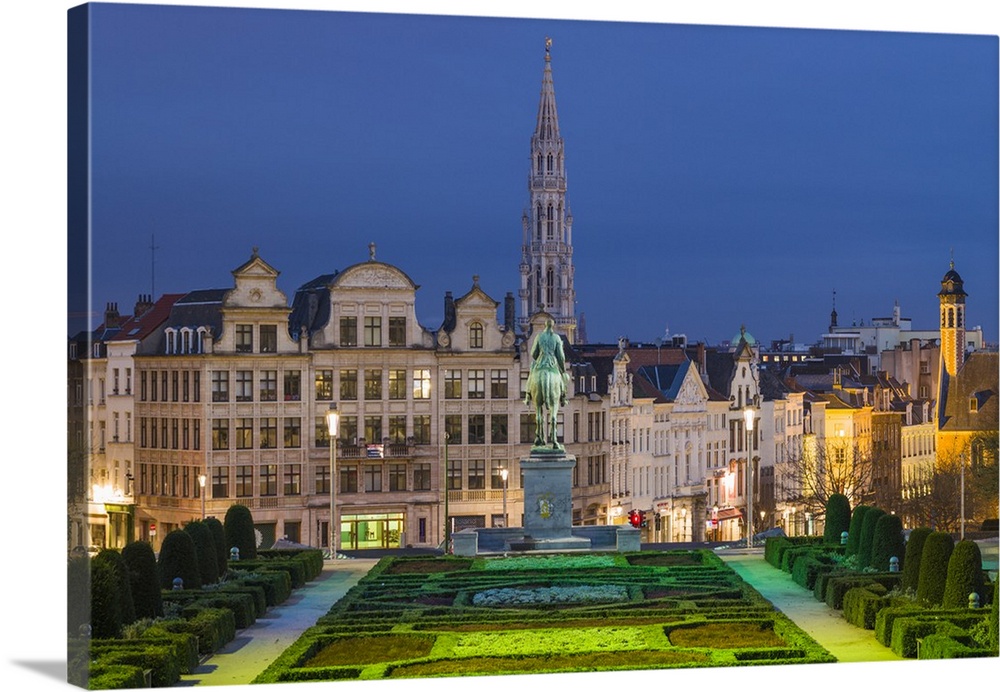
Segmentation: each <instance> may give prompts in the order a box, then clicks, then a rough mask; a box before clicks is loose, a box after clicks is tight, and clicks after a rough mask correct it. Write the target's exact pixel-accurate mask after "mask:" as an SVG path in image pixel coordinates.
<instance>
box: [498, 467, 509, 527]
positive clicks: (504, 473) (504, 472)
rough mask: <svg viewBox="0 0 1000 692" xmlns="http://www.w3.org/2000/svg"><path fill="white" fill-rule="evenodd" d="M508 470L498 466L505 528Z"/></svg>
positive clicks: (504, 525) (505, 525)
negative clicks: (501, 483) (501, 484)
mask: <svg viewBox="0 0 1000 692" xmlns="http://www.w3.org/2000/svg"><path fill="white" fill-rule="evenodd" d="M509 473H510V472H509V471H508V470H507V469H506V468H504V467H503V466H501V467H500V478H502V479H503V527H504V528H505V529H506V528H507V476H508V474H509Z"/></svg>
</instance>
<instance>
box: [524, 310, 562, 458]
mask: <svg viewBox="0 0 1000 692" xmlns="http://www.w3.org/2000/svg"><path fill="white" fill-rule="evenodd" d="M554 324H555V323H554V322H553V321H552V319H548V320H546V321H545V329H543V330H542V331H541V332H539V333H538V336H536V337H535V340H534V342H533V343H532V345H531V370H530V371H529V372H528V382H527V386H526V390H527V391H526V392H525V396H524V403H525V405H527V406H531V405H532V404H534V407H535V444H534V445H533V446H532V449H545V450H547V451H553V450H554V451H562V450H563V449H564V448H563V446H562V445H561V444H559V439H558V437H557V421H558V419H559V409H560V408H561V407H563V406H565V405H566V388H567V381H568V380H569V375H567V374H566V359H565V356H564V355H563V345H562V339H561V338H559V335H558V334H556V333H555V331H553V326H554ZM543 408H544V409H546V410H547V413H548V415H547V416H546V415H545V413H543V411H542V409H543Z"/></svg>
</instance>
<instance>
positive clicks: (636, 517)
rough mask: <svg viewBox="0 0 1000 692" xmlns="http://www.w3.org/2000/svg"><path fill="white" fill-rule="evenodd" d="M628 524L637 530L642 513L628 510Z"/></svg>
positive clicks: (640, 522)
mask: <svg viewBox="0 0 1000 692" xmlns="http://www.w3.org/2000/svg"><path fill="white" fill-rule="evenodd" d="M628 523H629V524H631V525H632V526H633V527H635V528H639V525H640V524H642V513H641V512H640V511H639V510H637V509H633V510H630V511H629V513H628Z"/></svg>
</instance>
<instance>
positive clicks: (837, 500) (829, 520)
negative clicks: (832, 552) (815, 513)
mask: <svg viewBox="0 0 1000 692" xmlns="http://www.w3.org/2000/svg"><path fill="white" fill-rule="evenodd" d="M850 528H851V502H850V500H848V499H847V496H846V495H844V494H842V493H834V494H833V495H831V496H830V497H829V499H827V501H826V524H825V526H824V528H823V542H824V543H832V544H835V545H840V534H841V533H843V532H844V531H847V532H848V534H847V535H848V537H850Z"/></svg>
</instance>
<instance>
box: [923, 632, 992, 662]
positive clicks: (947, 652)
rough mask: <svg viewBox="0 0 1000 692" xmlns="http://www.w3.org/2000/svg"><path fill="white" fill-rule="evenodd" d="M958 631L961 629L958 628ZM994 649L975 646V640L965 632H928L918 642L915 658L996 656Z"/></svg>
mask: <svg viewBox="0 0 1000 692" xmlns="http://www.w3.org/2000/svg"><path fill="white" fill-rule="evenodd" d="M957 629H959V631H963V630H961V629H960V628H957ZM996 655H997V654H996V651H991V650H990V649H984V648H982V647H980V646H976V645H975V642H974V641H972V639H971V638H970V637H969V636H968V634H965V635H964V636H959V635H957V634H949V633H947V632H941V633H934V634H928V635H927V636H926V637H924V638H923V640H922V641H921V642H920V651H919V652H918V656H917V658H919V659H920V660H922V661H923V660H929V659H941V658H980V657H989V656H996Z"/></svg>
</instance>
